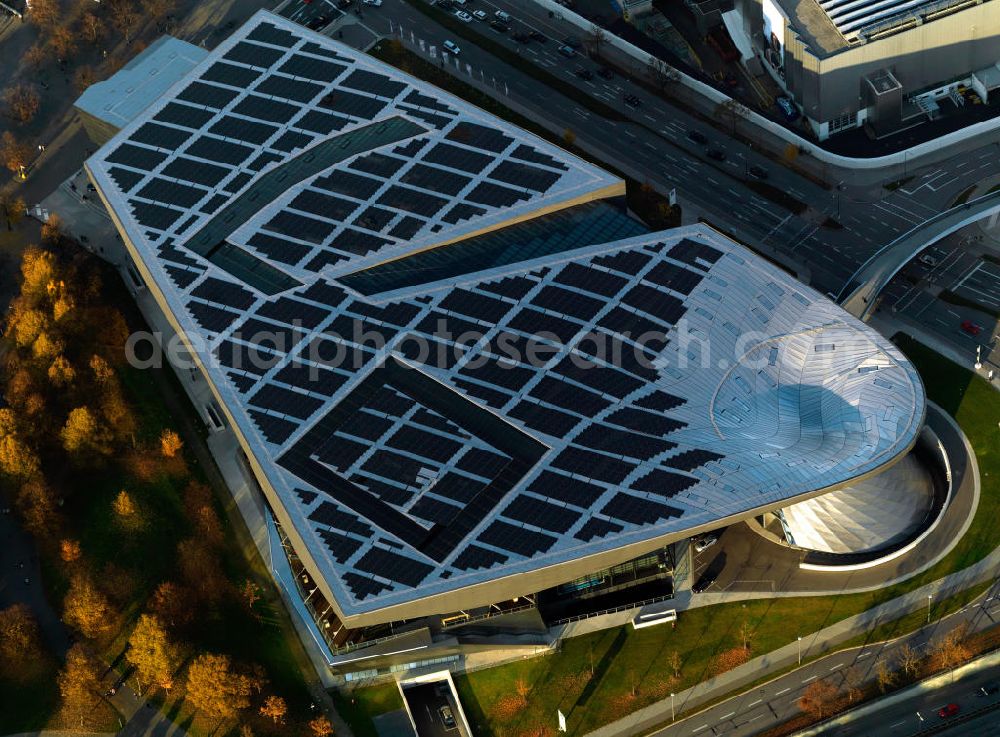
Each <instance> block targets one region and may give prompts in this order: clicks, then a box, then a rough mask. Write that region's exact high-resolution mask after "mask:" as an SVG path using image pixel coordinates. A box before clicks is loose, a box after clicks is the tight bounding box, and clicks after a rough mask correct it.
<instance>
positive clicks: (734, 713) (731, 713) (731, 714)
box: [722, 711, 736, 720]
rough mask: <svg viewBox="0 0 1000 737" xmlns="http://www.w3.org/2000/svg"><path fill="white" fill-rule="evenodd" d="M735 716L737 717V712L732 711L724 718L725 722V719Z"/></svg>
mask: <svg viewBox="0 0 1000 737" xmlns="http://www.w3.org/2000/svg"><path fill="white" fill-rule="evenodd" d="M734 716H736V712H735V711H731V712H729V713H728V714H726V716H724V717H722V718H723V720H725V719H729V717H734Z"/></svg>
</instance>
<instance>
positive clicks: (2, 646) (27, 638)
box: [0, 604, 42, 675]
mask: <svg viewBox="0 0 1000 737" xmlns="http://www.w3.org/2000/svg"><path fill="white" fill-rule="evenodd" d="M41 651H42V640H41V637H40V635H39V631H38V622H37V621H36V620H35V617H34V615H33V614H32V613H31V610H30V609H28V607H27V605H25V604H14V605H13V606H9V607H7V608H6V609H0V661H2V662H4V663H23V662H24V661H27V660H37V659H38V658H39V657H40V656H41ZM11 675H13V672H12V673H11Z"/></svg>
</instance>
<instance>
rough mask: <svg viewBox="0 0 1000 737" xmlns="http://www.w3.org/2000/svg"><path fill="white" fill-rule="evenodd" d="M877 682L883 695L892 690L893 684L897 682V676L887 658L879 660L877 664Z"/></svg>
mask: <svg viewBox="0 0 1000 737" xmlns="http://www.w3.org/2000/svg"><path fill="white" fill-rule="evenodd" d="M875 681H876V682H877V683H878V688H879V690H880V691H881V692H882V693H885V692H886V691H888V690H889V689H890V688H892V684H894V683H895V682H896V674H895V673H894V672H893V670H892V668H890V667H889V664H888V663H887V662H886V660H885V658H879V659H878V661H876V663H875Z"/></svg>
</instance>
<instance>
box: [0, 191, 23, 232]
mask: <svg viewBox="0 0 1000 737" xmlns="http://www.w3.org/2000/svg"><path fill="white" fill-rule="evenodd" d="M26 212H27V206H26V205H25V204H24V198H23V197H18V196H15V195H13V194H12V193H10V192H0V215H2V216H3V219H4V220H6V221H7V230H13V229H14V226H16V225H17V224H18V223H19V222H21V218H23V217H24V215H25V213H26Z"/></svg>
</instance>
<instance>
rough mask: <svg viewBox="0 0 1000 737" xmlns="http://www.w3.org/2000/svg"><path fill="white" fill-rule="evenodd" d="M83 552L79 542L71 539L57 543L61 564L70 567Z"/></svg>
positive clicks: (64, 539)
mask: <svg viewBox="0 0 1000 737" xmlns="http://www.w3.org/2000/svg"><path fill="white" fill-rule="evenodd" d="M81 555H83V551H82V550H81V548H80V541H79V540H73V539H72V538H68V537H67V538H63V539H62V540H60V541H59V558H60V559H61V560H62V562H63V563H67V564H70V565H72V564H73V563H76V562H77V561H78V560H80V556H81Z"/></svg>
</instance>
